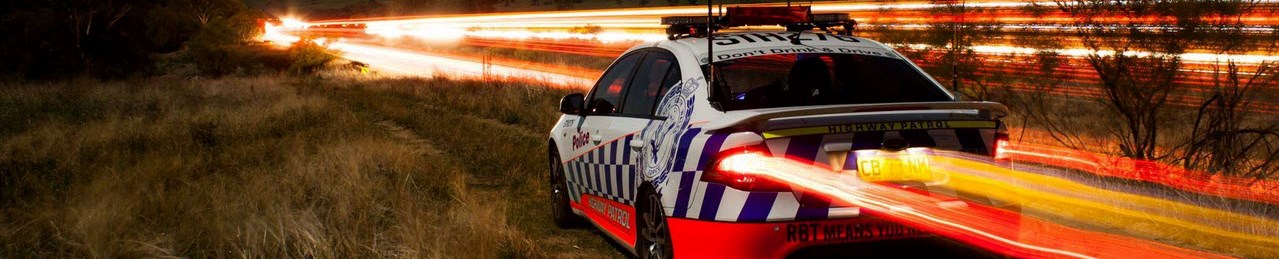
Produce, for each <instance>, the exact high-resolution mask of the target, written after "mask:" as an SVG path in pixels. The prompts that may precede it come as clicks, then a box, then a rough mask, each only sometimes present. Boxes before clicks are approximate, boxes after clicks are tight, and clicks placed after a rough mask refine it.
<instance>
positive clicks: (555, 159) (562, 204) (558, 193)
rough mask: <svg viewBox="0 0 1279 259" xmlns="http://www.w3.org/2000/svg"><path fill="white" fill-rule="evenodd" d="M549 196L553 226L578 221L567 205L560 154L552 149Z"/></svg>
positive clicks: (566, 191)
mask: <svg viewBox="0 0 1279 259" xmlns="http://www.w3.org/2000/svg"><path fill="white" fill-rule="evenodd" d="M550 165H551V170H550V177H548V178H549V179H550V187H551V189H550V192H551V193H550V196H551V197H550V198H551V218H552V219H553V220H555V226H557V227H560V228H568V227H571V226H573V225H574V224H575V223H577V222H578V217H577V215H574V214H573V209H572V208H569V205H568V202H569V201H568V188H567V186H568V183H567V182H566V181H565V180H564V167H563V163H560V155H559V153H557V152H555V150H554V149H552V150H551V152H550Z"/></svg>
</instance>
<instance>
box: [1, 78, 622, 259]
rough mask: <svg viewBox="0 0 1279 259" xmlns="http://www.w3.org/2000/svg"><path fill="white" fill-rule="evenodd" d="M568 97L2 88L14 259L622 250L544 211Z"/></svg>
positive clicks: (427, 83) (443, 86) (379, 89)
mask: <svg viewBox="0 0 1279 259" xmlns="http://www.w3.org/2000/svg"><path fill="white" fill-rule="evenodd" d="M562 94H563V93H562V92H561V90H553V89H550V88H545V87H536V86H535V87H527V86H526V85H517V84H516V83H481V82H467V81H452V80H447V79H353V78H350V77H332V76H329V77H312V78H288V77H285V78H278V77H255V78H227V79H216V80H198V79H197V80H184V79H177V78H152V79H142V80H135V81H121V82H98V81H72V82H60V83H0V121H3V123H0V192H3V194H0V208H3V209H2V210H0V258H30V257H46V258H48V257H257V258H263V257H265V258H281V257H320V258H335V257H427V258H439V257H450V258H452V257H474V258H492V257H598V256H599V255H614V256H617V255H619V254H618V252H617V251H616V250H615V249H614V248H613V247H611V246H610V245H609V244H608V243H605V241H604V239H603V238H600V236H598V234H597V233H594V232H592V231H589V230H585V229H581V230H569V231H562V230H558V229H556V228H555V227H554V226H553V225H552V224H551V223H550V219H549V213H548V211H547V210H546V209H545V208H546V207H547V201H546V199H545V195H544V194H543V192H541V190H542V189H544V188H546V187H545V186H546V183H544V182H543V180H544V176H543V174H545V169H544V167H545V164H544V163H545V162H544V161H543V160H544V159H543V157H542V156H543V154H542V153H541V152H539V151H542V150H543V149H544V148H545V140H544V138H545V136H544V134H543V131H544V130H545V129H548V128H549V124H551V123H553V117H554V116H555V115H556V112H555V110H554V107H555V103H556V102H557V101H558V96H561V95H562ZM499 97H500V98H499ZM538 107H542V108H544V109H538Z"/></svg>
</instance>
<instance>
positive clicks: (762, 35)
mask: <svg viewBox="0 0 1279 259" xmlns="http://www.w3.org/2000/svg"><path fill="white" fill-rule="evenodd" d="M792 39H799V40H800V41H799V43H800V44H795V42H793V41H792ZM715 43H716V44H715V49H714V52H715V56H716V59H715V61H721V60H726V59H733V58H738V57H741V56H742V55H752V54H757V55H764V54H778V53H854V54H864V55H877V56H886V57H893V58H899V59H901V58H902V57H900V56H899V55H897V54H896V52H895V51H893V50H892V49H891V48H889V47H888V46H886V45H884V44H883V43H879V42H877V41H874V40H870V39H866V38H861V37H853V36H843V35H837V34H827V33H814V32H786V31H739V32H727V33H716V34H715ZM646 47H662V48H665V49H669V50H671V51H672V52H683V53H688V54H692V55H693V56H694V57H696V58H697V60H698V63H701V64H705V63H706V38H705V37H687V38H680V39H675V40H662V41H656V42H649V43H646V44H641V45H638V46H635V47H634V48H631V50H628V51H627V52H630V51H634V50H636V49H640V48H646Z"/></svg>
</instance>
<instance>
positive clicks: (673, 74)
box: [649, 57, 684, 116]
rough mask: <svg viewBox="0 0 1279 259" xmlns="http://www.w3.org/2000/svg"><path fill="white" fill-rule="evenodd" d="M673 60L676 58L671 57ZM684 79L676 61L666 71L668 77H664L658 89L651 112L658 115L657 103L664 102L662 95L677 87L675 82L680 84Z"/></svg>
mask: <svg viewBox="0 0 1279 259" xmlns="http://www.w3.org/2000/svg"><path fill="white" fill-rule="evenodd" d="M671 60H675V59H674V57H671ZM683 80H684V77H683V76H682V75H681V74H680V72H679V62H678V61H676V62H675V63H673V64H672V65H671V69H670V70H669V71H666V78H664V79H662V88H661V89H658V91H657V99H656V100H653V108H652V109H650V110H651V111H649V113H650V114H653V115H654V116H656V115H657V105H658V104H661V103H662V97H663V96H666V91H669V90H670V89H671V87H675V84H679V83H680V81H683Z"/></svg>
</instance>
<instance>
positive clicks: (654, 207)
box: [635, 189, 675, 259]
mask: <svg viewBox="0 0 1279 259" xmlns="http://www.w3.org/2000/svg"><path fill="white" fill-rule="evenodd" d="M644 193H646V194H645V195H644V199H643V200H641V201H640V202H639V209H638V210H636V212H637V213H638V214H639V215H638V218H637V222H636V224H637V225H638V226H637V227H638V229H637V230H638V233H637V234H638V235H636V238H635V239H636V240H635V252H636V254H637V255H639V258H640V259H668V258H672V257H674V254H673V253H674V251H675V250H674V249H673V246H672V245H671V231H670V228H669V225H667V223H666V212H665V210H664V209H662V198H661V196H658V195H657V193H656V192H654V191H652V190H651V189H649V190H647V191H645V192H644Z"/></svg>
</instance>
